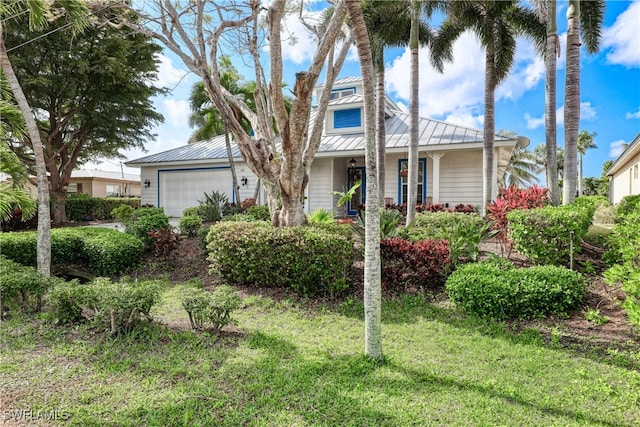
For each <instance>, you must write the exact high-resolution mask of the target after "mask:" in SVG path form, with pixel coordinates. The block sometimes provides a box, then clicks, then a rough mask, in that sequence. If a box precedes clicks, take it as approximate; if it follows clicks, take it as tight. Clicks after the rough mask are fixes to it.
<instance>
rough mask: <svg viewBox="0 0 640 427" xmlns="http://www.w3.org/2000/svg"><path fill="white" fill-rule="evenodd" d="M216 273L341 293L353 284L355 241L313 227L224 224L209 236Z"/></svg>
mask: <svg viewBox="0 0 640 427" xmlns="http://www.w3.org/2000/svg"><path fill="white" fill-rule="evenodd" d="M207 241H208V246H207V248H208V250H209V258H208V260H209V261H210V263H211V264H210V265H211V271H212V272H214V273H216V274H217V275H218V276H219V277H220V278H221V279H222V280H224V281H225V282H226V283H228V284H239V285H247V286H257V287H274V286H282V287H284V288H287V289H292V290H293V291H295V292H297V293H298V294H300V295H304V296H313V295H318V294H325V295H336V294H338V293H340V292H342V291H343V290H345V289H346V288H347V286H348V283H347V279H348V276H349V272H350V270H351V266H352V264H353V256H354V254H353V241H352V240H351V239H350V238H347V237H345V235H344V234H340V233H334V232H330V231H325V230H321V229H318V228H314V227H305V226H300V227H272V226H271V225H270V224H269V223H266V222H262V221H258V222H253V223H248V222H224V221H223V222H220V223H218V224H215V225H214V226H212V227H211V230H210V232H209V234H208V236H207Z"/></svg>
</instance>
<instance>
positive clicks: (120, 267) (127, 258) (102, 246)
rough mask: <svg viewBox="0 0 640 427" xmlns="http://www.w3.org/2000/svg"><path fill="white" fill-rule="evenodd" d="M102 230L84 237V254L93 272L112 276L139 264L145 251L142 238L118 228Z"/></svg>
mask: <svg viewBox="0 0 640 427" xmlns="http://www.w3.org/2000/svg"><path fill="white" fill-rule="evenodd" d="M101 230H104V231H103V232H100V233H95V234H91V233H90V234H88V235H87V236H86V237H85V238H84V254H85V256H86V257H87V262H88V266H89V269H90V270H91V272H92V273H94V274H96V275H98V276H111V275H113V274H117V273H122V272H126V271H129V270H131V268H132V267H134V266H136V265H138V264H139V262H140V260H141V259H142V254H143V252H144V244H143V243H142V242H141V241H140V239H137V238H136V237H134V236H131V235H129V234H126V233H121V232H119V231H117V230H110V229H106V228H105V229H101Z"/></svg>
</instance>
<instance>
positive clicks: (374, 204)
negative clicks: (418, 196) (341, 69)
mask: <svg viewBox="0 0 640 427" xmlns="http://www.w3.org/2000/svg"><path fill="white" fill-rule="evenodd" d="M347 7H348V10H349V16H350V17H351V21H352V28H353V32H354V34H355V40H356V46H357V48H358V56H359V57H360V72H361V73H362V80H363V86H364V128H365V131H364V132H365V140H366V147H365V157H366V167H367V172H366V173H367V184H368V185H367V208H366V209H367V210H366V212H367V214H366V217H365V222H366V223H365V249H364V319H365V320H364V321H365V337H364V342H365V344H364V348H365V349H364V351H365V354H366V355H367V356H369V357H370V358H372V359H374V360H381V359H382V326H381V319H380V315H381V301H382V287H381V280H382V279H381V271H380V210H379V209H380V208H379V202H378V196H379V192H378V177H377V168H376V152H377V150H376V139H375V131H376V124H375V116H376V112H375V101H374V97H375V90H374V84H375V83H374V72H373V63H372V59H371V47H370V44H369V35H368V34H367V27H366V25H365V22H364V17H363V16H362V9H361V8H362V5H361V3H360V2H359V1H349V2H347Z"/></svg>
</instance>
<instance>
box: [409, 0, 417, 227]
mask: <svg viewBox="0 0 640 427" xmlns="http://www.w3.org/2000/svg"><path fill="white" fill-rule="evenodd" d="M419 13H420V9H419V4H418V2H417V1H415V0H413V1H412V2H411V33H410V38H409V49H411V72H410V73H411V81H410V89H409V90H410V92H411V94H410V101H409V156H408V160H407V163H408V164H409V183H408V186H407V224H411V223H412V222H413V221H414V220H415V218H416V203H417V197H418V136H419V135H418V127H419V108H420V106H419V101H420V99H419V83H420V76H419V68H420V65H419V62H418V61H419V45H418V43H419V39H418V24H419V21H418V19H419Z"/></svg>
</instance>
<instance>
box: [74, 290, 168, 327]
mask: <svg viewBox="0 0 640 427" xmlns="http://www.w3.org/2000/svg"><path fill="white" fill-rule="evenodd" d="M86 286H90V287H91V288H90V290H89V291H88V295H87V296H88V298H87V300H89V301H90V302H93V304H94V305H93V307H90V308H92V309H93V311H94V318H93V320H94V321H96V322H97V323H98V324H100V325H102V326H103V327H104V328H105V329H106V330H109V331H110V332H111V335H116V334H118V333H121V332H122V333H125V334H126V333H129V332H131V331H132V330H133V329H134V328H135V327H136V326H137V325H138V324H139V323H140V321H142V320H143V319H147V320H151V315H150V312H151V308H152V307H153V306H154V305H156V304H157V303H159V302H160V295H161V294H160V292H161V290H162V284H161V283H160V282H158V281H141V282H134V281H128V280H124V281H120V282H112V281H111V280H109V279H107V278H98V279H96V280H95V281H94V282H93V283H92V284H90V285H86Z"/></svg>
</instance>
